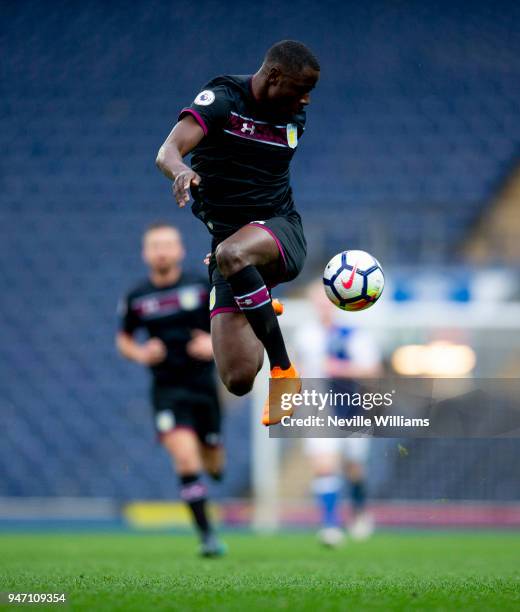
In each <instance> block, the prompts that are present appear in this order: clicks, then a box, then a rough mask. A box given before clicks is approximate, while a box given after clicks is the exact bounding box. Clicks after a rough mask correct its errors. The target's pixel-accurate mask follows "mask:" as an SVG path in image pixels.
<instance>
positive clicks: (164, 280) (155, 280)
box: [150, 266, 182, 287]
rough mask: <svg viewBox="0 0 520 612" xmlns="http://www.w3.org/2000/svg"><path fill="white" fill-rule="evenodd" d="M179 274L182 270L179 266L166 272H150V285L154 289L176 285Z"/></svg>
mask: <svg viewBox="0 0 520 612" xmlns="http://www.w3.org/2000/svg"><path fill="white" fill-rule="evenodd" d="M181 274H182V268H181V267H180V266H175V267H173V268H170V270H168V271H167V272H156V271H154V270H152V271H151V272H150V280H151V281H152V285H155V286H156V287H167V286H168V285H173V284H174V283H176V282H177V281H178V280H179V278H180V276H181Z"/></svg>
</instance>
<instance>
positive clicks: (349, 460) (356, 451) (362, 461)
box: [343, 438, 370, 481]
mask: <svg viewBox="0 0 520 612" xmlns="http://www.w3.org/2000/svg"><path fill="white" fill-rule="evenodd" d="M369 452H370V438H345V439H344V440H343V458H344V460H345V471H346V475H347V478H349V480H354V481H356V480H360V479H361V478H363V477H364V472H365V466H366V463H367V461H368V455H369Z"/></svg>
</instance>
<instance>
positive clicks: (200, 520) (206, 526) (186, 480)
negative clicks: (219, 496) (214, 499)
mask: <svg viewBox="0 0 520 612" xmlns="http://www.w3.org/2000/svg"><path fill="white" fill-rule="evenodd" d="M179 479H180V481H181V498H182V499H183V501H184V502H186V504H187V505H188V506H189V508H190V510H191V513H192V515H193V520H194V521H195V524H196V525H197V529H198V530H199V532H200V534H201V536H202V537H204V536H207V535H208V534H209V533H211V525H210V522H209V519H208V515H207V512H206V486H205V485H204V483H203V482H202V481H201V479H200V474H189V475H186V476H180V477H179Z"/></svg>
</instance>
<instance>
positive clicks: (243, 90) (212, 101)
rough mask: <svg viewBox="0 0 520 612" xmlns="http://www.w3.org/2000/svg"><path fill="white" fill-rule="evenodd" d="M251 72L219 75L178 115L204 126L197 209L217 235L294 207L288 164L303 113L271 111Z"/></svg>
mask: <svg viewBox="0 0 520 612" xmlns="http://www.w3.org/2000/svg"><path fill="white" fill-rule="evenodd" d="M251 80H252V76H251V75H249V76H219V77H216V78H214V79H212V80H211V81H209V82H208V83H206V85H204V86H203V88H202V90H201V92H200V93H199V94H198V95H197V96H196V97H195V100H194V101H193V103H192V104H191V106H189V107H187V108H184V109H183V110H182V111H181V112H180V114H179V119H181V118H182V117H184V116H186V115H187V114H191V115H192V116H193V117H194V118H195V119H196V121H197V122H198V123H199V125H200V126H201V127H202V129H203V131H204V138H203V139H202V140H201V142H200V143H199V144H198V145H197V147H196V148H195V149H194V150H193V153H192V158H191V166H192V168H193V170H194V171H195V172H197V174H199V175H200V177H201V179H202V180H201V184H200V186H199V187H198V188H193V189H192V196H193V199H194V203H193V206H192V210H193V212H194V214H195V215H196V216H197V217H198V218H199V219H201V221H203V223H205V225H206V227H207V228H208V229H209V231H210V232H211V233H212V234H213V236H215V238H217V239H223V238H226V237H227V236H229V235H230V234H232V233H233V232H235V231H236V230H237V229H239V228H240V227H242V226H243V225H245V224H247V223H249V222H251V221H257V220H265V219H269V218H271V217H274V216H283V215H287V214H289V213H291V212H292V211H294V201H293V195H292V190H291V186H290V183H289V164H290V162H291V159H292V157H293V155H294V153H295V151H296V148H297V146H298V143H299V141H300V138H301V136H302V134H303V131H304V129H305V112H303V111H302V112H301V113H298V114H296V115H291V116H289V117H285V118H282V117H281V116H280V117H275V116H269V115H267V114H266V110H265V109H263V108H262V107H260V106H259V105H258V103H257V101H256V100H255V98H254V96H253V93H252V90H251Z"/></svg>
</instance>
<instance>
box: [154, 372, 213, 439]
mask: <svg viewBox="0 0 520 612" xmlns="http://www.w3.org/2000/svg"><path fill="white" fill-rule="evenodd" d="M151 399H152V406H153V411H154V422H155V429H156V431H157V434H158V436H159V439H161V438H162V436H164V435H165V434H167V433H168V432H170V431H173V430H175V429H191V430H193V431H194V432H195V433H196V434H197V436H198V438H199V440H200V441H201V442H202V444H205V445H206V446H218V445H219V444H220V443H221V410H220V402H219V399H218V394H217V390H216V388H215V391H214V393H197V392H194V391H193V390H192V389H189V388H183V387H179V386H175V387H173V386H167V385H158V384H157V383H153V384H152V388H151Z"/></svg>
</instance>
